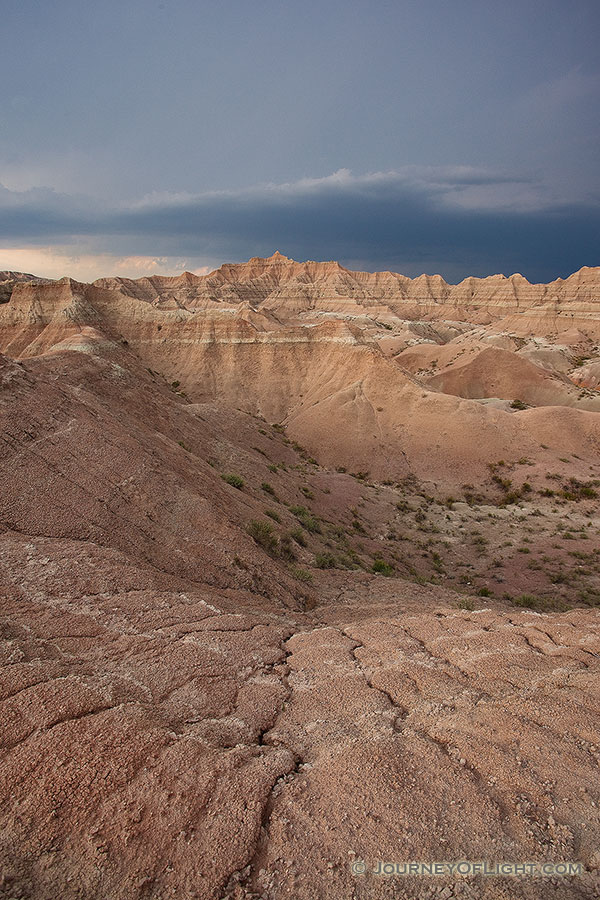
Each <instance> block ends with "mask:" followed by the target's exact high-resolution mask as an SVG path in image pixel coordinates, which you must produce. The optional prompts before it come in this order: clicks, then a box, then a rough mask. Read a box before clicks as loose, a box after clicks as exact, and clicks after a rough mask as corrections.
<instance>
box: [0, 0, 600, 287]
mask: <svg viewBox="0 0 600 900" xmlns="http://www.w3.org/2000/svg"><path fill="white" fill-rule="evenodd" d="M0 14H1V21H2V26H3V33H4V35H5V39H4V41H3V46H2V54H0V85H1V87H0V270H1V269H14V270H19V271H27V272H32V273H34V274H37V275H43V276H46V277H57V278H58V277H61V276H63V275H66V274H68V275H71V276H73V277H75V278H79V279H80V280H86V281H87V280H93V279H94V278H97V277H100V276H102V275H127V276H133V277H140V276H142V275H147V274H152V273H162V274H176V273H179V272H181V271H183V270H186V269H187V270H189V271H195V272H199V273H204V272H207V271H210V270H211V269H213V268H216V267H217V266H218V265H220V264H221V263H222V262H239V261H244V260H246V259H248V258H250V257H251V256H270V255H271V254H272V253H273V252H274V251H275V250H276V249H278V250H280V251H281V252H282V253H284V254H285V255H286V256H290V257H292V258H294V259H298V260H304V259H317V260H328V259H337V260H339V261H340V262H341V263H342V264H344V265H347V266H349V267H350V268H359V269H366V270H369V271H375V270H387V269H390V270H393V271H398V272H402V273H404V274H406V275H410V276H413V277H414V276H416V275H419V274H421V273H422V272H426V273H428V274H435V273H440V274H441V275H443V276H444V277H445V278H446V279H447V280H448V281H459V280H460V279H462V278H464V277H466V276H468V275H478V276H484V275H489V274H495V273H498V272H501V273H503V274H505V275H510V274H511V273H513V272H521V273H522V274H524V275H525V276H526V277H528V278H529V279H530V280H532V281H551V280H553V279H554V278H557V277H566V276H568V275H569V274H570V273H571V272H573V271H576V270H577V269H579V268H580V267H581V266H584V265H589V266H594V265H600V54H599V53H598V40H599V37H600V4H599V3H598V0H569V2H566V0H543V2H540V0H535V2H532V0H519V2H515V0H504V2H503V3H501V4H500V3H498V2H497V0H492V2H490V0H477V2H475V0H452V2H450V0H414V2H413V0H407V2H404V0H319V2H315V0H303V2H302V3H299V2H297V0H293V2H292V0H277V2H275V0H253V2H249V0H219V2H210V0H207V2H202V0H101V2H98V0H95V2H89V0H52V3H48V2H43V0H37V2H33V0H0Z"/></svg>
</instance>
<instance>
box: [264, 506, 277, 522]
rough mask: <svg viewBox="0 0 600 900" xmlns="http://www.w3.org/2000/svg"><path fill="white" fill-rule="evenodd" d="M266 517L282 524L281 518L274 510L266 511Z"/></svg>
mask: <svg viewBox="0 0 600 900" xmlns="http://www.w3.org/2000/svg"><path fill="white" fill-rule="evenodd" d="M265 516H268V517H269V518H270V519H273V521H274V522H281V517H280V515H279V514H278V513H276V512H275V510H274V509H265Z"/></svg>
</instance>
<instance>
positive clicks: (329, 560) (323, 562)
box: [315, 553, 336, 569]
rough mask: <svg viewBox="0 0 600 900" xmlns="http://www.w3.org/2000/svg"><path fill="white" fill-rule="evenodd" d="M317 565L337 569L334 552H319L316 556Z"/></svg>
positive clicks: (319, 567)
mask: <svg viewBox="0 0 600 900" xmlns="http://www.w3.org/2000/svg"><path fill="white" fill-rule="evenodd" d="M315 566H316V567H317V569H335V568H336V561H335V556H334V555H333V554H332V553H317V555H316V556H315Z"/></svg>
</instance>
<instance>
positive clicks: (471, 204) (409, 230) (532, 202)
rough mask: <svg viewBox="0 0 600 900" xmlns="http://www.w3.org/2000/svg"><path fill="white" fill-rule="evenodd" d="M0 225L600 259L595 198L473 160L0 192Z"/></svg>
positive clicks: (479, 260) (308, 253) (345, 255)
mask: <svg viewBox="0 0 600 900" xmlns="http://www.w3.org/2000/svg"><path fill="white" fill-rule="evenodd" d="M0 235H1V236H2V237H3V238H4V239H9V240H10V241H11V243H14V244H17V243H19V242H20V241H21V240H28V241H31V240H32V238H35V239H36V240H37V242H40V241H44V240H48V239H50V238H51V239H52V241H53V242H56V241H57V239H58V240H60V241H62V242H63V243H67V244H68V243H70V242H74V241H76V240H77V239H79V238H81V237H82V236H84V237H86V238H87V239H91V241H92V246H93V247H94V248H95V249H96V250H97V251H98V252H106V251H111V252H115V251H117V250H118V252H119V253H121V254H124V255H127V254H130V253H153V254H156V253H158V254H163V255H177V256H186V257H189V258H192V259H195V260H198V262H199V263H201V262H202V260H203V259H207V258H210V259H215V258H218V259H223V260H242V259H247V258H248V257H249V256H251V255H259V256H264V255H270V253H272V252H273V250H274V249H275V248H279V249H280V250H281V251H282V252H284V253H286V254H287V255H288V256H292V257H294V258H296V259H339V260H340V261H342V262H346V263H349V264H353V263H355V262H357V263H360V264H361V265H363V266H365V267H366V268H370V269H382V268H391V269H395V270H400V271H404V272H406V273H407V274H410V275H415V274H419V273H420V272H423V271H425V272H429V273H432V272H433V271H439V272H440V273H441V274H442V275H444V276H445V277H446V278H448V279H449V280H456V278H460V277H464V276H466V275H468V274H475V275H485V274H490V273H494V272H503V273H504V274H510V273H512V272H515V271H520V272H522V273H523V274H524V275H526V277H528V278H530V280H536V281H548V280H552V279H553V278H556V277H558V276H561V277H565V276H567V275H569V274H570V273H571V272H573V271H575V270H577V269H578V268H580V267H581V266H583V265H595V264H600V253H599V249H598V248H599V243H598V239H599V237H600V206H599V205H597V204H587V205H586V204H582V203H580V204H565V203H556V202H552V201H551V200H550V199H549V198H548V197H545V196H544V193H543V191H541V190H540V188H539V186H538V185H536V184H535V183H534V182H533V181H531V180H528V179H520V180H517V179H514V178H511V177H510V176H508V175H504V174H502V173H494V172H492V173H486V172H484V171H481V170H476V169H466V168H443V169H426V170H420V169H417V168H413V169H410V170H408V171H405V172H402V173H394V172H391V173H377V174H373V175H366V176H360V177H355V176H353V175H351V174H350V173H349V172H346V171H342V172H339V173H336V174H335V175H332V176H330V177H328V178H323V179H306V180H303V181H300V182H296V183H292V184H282V185H262V186H258V187H254V188H251V189H246V190H240V191H227V192H214V193H206V194H201V195H198V196H185V195H178V196H169V195H156V196H153V197H149V198H148V199H147V200H146V201H144V202H143V203H141V204H137V205H135V206H129V207H126V208H114V207H102V206H100V205H99V204H98V203H97V202H92V201H89V202H88V203H87V204H86V202H85V201H84V200H82V199H81V198H77V199H75V198H69V197H68V196H65V195H60V194H56V193H54V192H52V191H44V190H39V191H28V192H24V193H22V194H16V193H14V192H10V191H6V190H3V191H0Z"/></svg>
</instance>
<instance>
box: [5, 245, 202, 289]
mask: <svg viewBox="0 0 600 900" xmlns="http://www.w3.org/2000/svg"><path fill="white" fill-rule="evenodd" d="M192 268H193V271H194V273H195V274H197V275H205V274H208V273H209V272H210V271H212V267H211V266H201V267H200V268H198V267H197V266H194V264H193V263H189V264H188V261H187V260H186V259H184V258H182V257H169V256H116V255H113V254H110V253H93V252H90V253H74V252H72V251H71V252H69V248H64V247H52V246H50V247H0V270H5V269H8V270H9V271H13V272H28V273H30V274H32V275H39V276H41V277H43V278H62V277H63V276H65V275H69V276H70V277H71V278H75V279H76V280H78V281H86V282H89V281H94V280H95V279H96V278H103V277H107V276H110V275H117V276H122V277H124V278H141V277H143V276H145V275H179V274H181V272H183V271H185V270H189V269H192Z"/></svg>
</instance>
